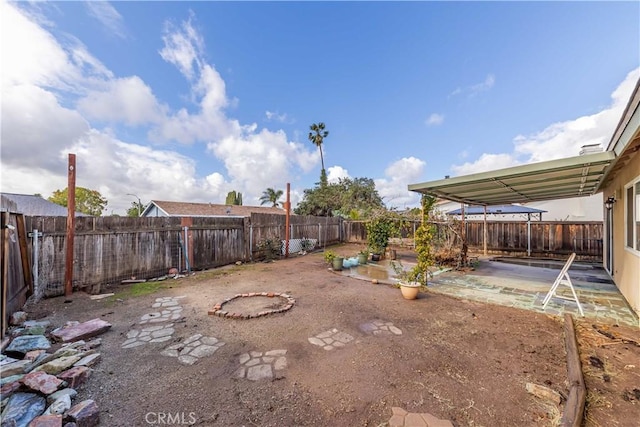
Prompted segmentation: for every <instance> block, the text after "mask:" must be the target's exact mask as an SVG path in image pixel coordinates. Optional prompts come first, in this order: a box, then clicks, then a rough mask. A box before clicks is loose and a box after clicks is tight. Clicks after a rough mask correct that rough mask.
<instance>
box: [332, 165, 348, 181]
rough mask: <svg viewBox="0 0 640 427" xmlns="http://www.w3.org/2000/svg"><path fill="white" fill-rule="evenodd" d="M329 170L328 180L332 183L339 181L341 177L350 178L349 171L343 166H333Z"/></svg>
mask: <svg viewBox="0 0 640 427" xmlns="http://www.w3.org/2000/svg"><path fill="white" fill-rule="evenodd" d="M327 171H328V173H327V182H330V183H337V182H338V181H340V179H341V178H349V171H348V170H346V169H345V168H343V167H342V166H331V167H330V168H329V169H327Z"/></svg>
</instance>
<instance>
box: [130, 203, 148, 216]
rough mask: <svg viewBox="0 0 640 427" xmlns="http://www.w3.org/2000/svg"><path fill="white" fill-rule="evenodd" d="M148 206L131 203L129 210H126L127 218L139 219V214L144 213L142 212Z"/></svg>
mask: <svg viewBox="0 0 640 427" xmlns="http://www.w3.org/2000/svg"><path fill="white" fill-rule="evenodd" d="M147 206H148V204H147V205H145V204H144V203H142V202H141V203H138V202H131V207H130V208H129V209H127V216H130V217H133V218H135V217H139V216H140V214H141V213H142V212H144V210H145V209H146V208H147Z"/></svg>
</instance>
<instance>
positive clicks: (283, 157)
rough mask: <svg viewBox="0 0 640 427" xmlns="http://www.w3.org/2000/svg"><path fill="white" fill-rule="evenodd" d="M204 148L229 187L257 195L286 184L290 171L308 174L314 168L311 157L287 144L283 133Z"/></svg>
mask: <svg viewBox="0 0 640 427" xmlns="http://www.w3.org/2000/svg"><path fill="white" fill-rule="evenodd" d="M208 148H209V150H210V151H211V152H213V153H214V154H215V155H216V157H218V158H219V159H220V160H222V161H223V162H224V165H225V168H226V169H227V171H228V172H229V177H230V178H231V182H232V184H233V185H235V186H237V187H238V188H240V189H252V190H253V192H254V193H259V194H262V191H264V189H265V188H267V187H273V186H274V185H276V184H272V183H284V182H287V181H289V180H290V179H291V173H290V171H291V170H292V169H293V168H294V167H300V168H301V169H302V170H303V171H305V172H308V171H310V170H311V168H312V167H313V166H314V164H315V161H314V160H315V156H313V155H312V154H311V153H310V152H309V151H308V150H305V149H304V147H303V146H302V145H301V144H298V143H294V142H289V141H287V136H286V134H285V133H284V132H283V131H278V132H271V131H269V130H267V129H263V130H262V131H260V132H258V133H253V132H252V133H247V134H242V135H238V136H234V135H231V136H228V137H226V138H223V139H222V140H221V141H220V142H215V143H210V144H209V146H208ZM276 186H277V185H276Z"/></svg>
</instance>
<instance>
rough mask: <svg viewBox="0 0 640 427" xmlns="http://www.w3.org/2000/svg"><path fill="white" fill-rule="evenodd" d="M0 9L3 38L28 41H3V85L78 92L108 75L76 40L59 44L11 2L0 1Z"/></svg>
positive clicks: (70, 38) (109, 74) (70, 39)
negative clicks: (26, 85) (27, 85)
mask: <svg viewBox="0 0 640 427" xmlns="http://www.w3.org/2000/svg"><path fill="white" fill-rule="evenodd" d="M0 12H1V13H0V16H2V18H1V20H2V21H1V22H2V38H3V40H28V41H29V42H28V43H3V44H2V86H3V88H4V87H6V86H9V85H18V84H32V85H37V86H41V87H47V88H53V89H57V90H66V91H71V92H73V93H78V92H83V91H84V90H85V89H84V88H85V87H87V86H93V85H95V84H98V83H99V82H100V81H101V80H102V79H104V78H109V77H111V72H110V71H109V70H107V69H106V68H105V67H104V65H102V63H101V62H100V61H98V60H97V59H96V58H94V57H93V56H91V55H90V54H89V53H88V52H87V50H86V48H85V47H84V46H83V45H82V43H80V42H79V41H78V40H76V39H74V38H72V37H68V38H67V40H65V44H64V45H62V44H61V43H59V42H58V41H57V40H56V39H55V38H54V37H53V36H52V35H51V33H49V32H48V31H46V30H44V29H43V28H42V27H41V26H39V25H38V24H37V23H36V22H34V21H33V20H31V19H30V18H29V17H28V15H27V14H25V13H22V12H21V11H20V9H18V8H17V7H16V6H15V5H12V4H10V3H6V2H1V3H0Z"/></svg>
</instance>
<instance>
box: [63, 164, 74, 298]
mask: <svg viewBox="0 0 640 427" xmlns="http://www.w3.org/2000/svg"><path fill="white" fill-rule="evenodd" d="M75 213H76V155H75V154H71V153H69V166H68V175H67V253H66V257H65V271H64V295H65V296H66V297H68V296H70V295H71V293H72V292H73V238H74V234H75V233H74V232H75Z"/></svg>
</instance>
